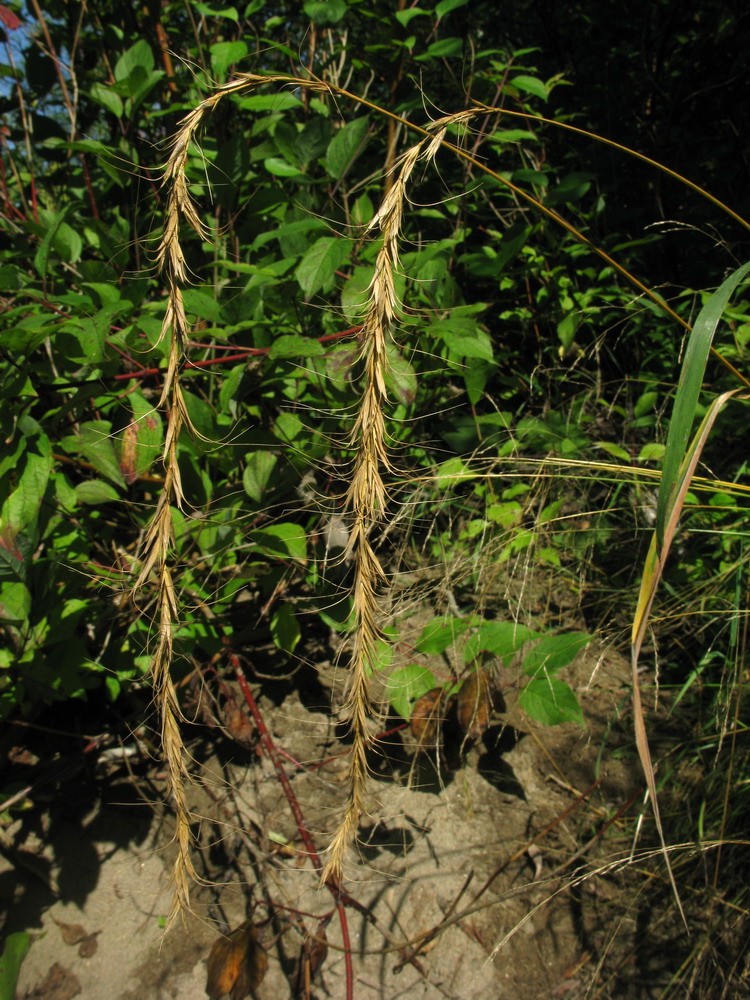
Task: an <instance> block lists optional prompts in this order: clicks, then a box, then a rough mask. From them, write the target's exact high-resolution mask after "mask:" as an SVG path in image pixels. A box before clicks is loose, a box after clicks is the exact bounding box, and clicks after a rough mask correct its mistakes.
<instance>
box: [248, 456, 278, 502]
mask: <svg viewBox="0 0 750 1000" xmlns="http://www.w3.org/2000/svg"><path fill="white" fill-rule="evenodd" d="M246 462H247V464H246V465H245V470H244V472H243V473H242V485H243V486H244V487H245V492H246V493H247V495H248V496H249V497H250V499H251V500H254V501H255V503H260V501H261V499H262V498H263V494H264V493H265V492H266V489H267V488H268V485H269V483H270V482H271V479H272V477H273V473H274V470H275V469H276V464H277V462H278V459H277V457H276V455H274V454H273V452H270V451H260V450H259V451H252V452H250V454H249V455H247V456H246Z"/></svg>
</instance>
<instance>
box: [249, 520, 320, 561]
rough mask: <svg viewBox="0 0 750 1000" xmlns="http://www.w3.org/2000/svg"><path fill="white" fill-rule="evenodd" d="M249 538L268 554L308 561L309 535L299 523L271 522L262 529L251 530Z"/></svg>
mask: <svg viewBox="0 0 750 1000" xmlns="http://www.w3.org/2000/svg"><path fill="white" fill-rule="evenodd" d="M249 540H250V542H251V543H252V544H253V545H255V546H256V547H257V548H258V549H259V550H260V551H261V552H265V553H266V555H270V556H274V557H276V558H279V557H282V558H284V559H286V558H290V559H296V560H297V561H298V562H301V563H304V562H306V561H307V537H306V535H305V531H304V528H302V527H301V526H300V525H299V524H291V523H290V522H282V523H281V524H269V525H268V526H267V527H265V528H263V529H262V530H257V531H251V532H250V537H249Z"/></svg>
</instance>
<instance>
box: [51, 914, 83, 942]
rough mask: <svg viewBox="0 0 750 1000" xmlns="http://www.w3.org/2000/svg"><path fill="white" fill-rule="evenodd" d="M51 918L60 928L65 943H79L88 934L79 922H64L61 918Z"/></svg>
mask: <svg viewBox="0 0 750 1000" xmlns="http://www.w3.org/2000/svg"><path fill="white" fill-rule="evenodd" d="M52 919H53V920H54V921H55V923H56V924H57V926H58V927H59V928H60V933H61V934H62V939H63V941H64V942H65V944H70V945H73V944H79V943H80V942H81V941H83V940H85V938H87V937H88V936H89V932H88V931H87V930H84V928H83V927H82V926H81V925H80V924H66V923H64V922H63V921H62V920H58V919H57V917H52Z"/></svg>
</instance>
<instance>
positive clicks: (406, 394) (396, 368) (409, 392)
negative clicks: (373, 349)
mask: <svg viewBox="0 0 750 1000" xmlns="http://www.w3.org/2000/svg"><path fill="white" fill-rule="evenodd" d="M386 357H387V360H388V364H387V367H386V372H385V385H386V389H387V390H388V392H389V393H391V394H392V395H393V396H394V397H395V398H396V399H397V400H398V401H399V403H402V404H403V405H404V406H411V404H412V403H413V402H414V400H415V399H416V396H417V373H416V372H415V371H414V368H413V366H412V365H411V364H409V362H408V361H407V360H406V358H405V357H403V356H402V355H401V354H400V353H399V350H398V348H397V347H396V345H395V344H388V345H387V346H386Z"/></svg>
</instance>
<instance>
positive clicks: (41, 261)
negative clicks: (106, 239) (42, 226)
mask: <svg viewBox="0 0 750 1000" xmlns="http://www.w3.org/2000/svg"><path fill="white" fill-rule="evenodd" d="M67 214H68V208H64V209H63V210H62V211H61V212H58V213H57V215H55V216H53V217H52V218H51V219H50V220H49V221H48V222H47V223H46V226H47V232H46V234H45V236H44V239H43V240H42V242H41V244H40V246H39V249H38V250H37V252H36V253H35V254H34V267H35V268H36V269H37V271H38V272H39V275H40V277H42V278H44V277H46V275H47V263H48V261H49V254H50V250H51V249H52V248H53V246H55V239H56V237H57V233H58V230H59V229H60V227H61V226H63V225H65V221H64V220H65V216H66V215H67ZM67 229H70V226H67ZM79 242H80V237H79ZM63 245H65V241H63ZM81 246H83V244H82V243H81ZM79 252H80V251H79Z"/></svg>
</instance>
